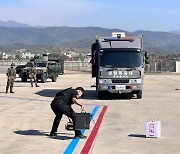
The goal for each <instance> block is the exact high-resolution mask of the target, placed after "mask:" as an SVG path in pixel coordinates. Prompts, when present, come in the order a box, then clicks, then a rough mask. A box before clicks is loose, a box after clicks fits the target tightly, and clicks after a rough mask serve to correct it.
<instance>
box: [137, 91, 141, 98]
mask: <svg viewBox="0 0 180 154" xmlns="http://www.w3.org/2000/svg"><path fill="white" fill-rule="evenodd" d="M141 98H142V90H140V91H139V92H138V93H137V99H141Z"/></svg>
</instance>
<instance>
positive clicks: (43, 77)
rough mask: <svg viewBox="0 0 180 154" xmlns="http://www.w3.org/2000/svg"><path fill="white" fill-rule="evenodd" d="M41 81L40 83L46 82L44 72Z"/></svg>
mask: <svg viewBox="0 0 180 154" xmlns="http://www.w3.org/2000/svg"><path fill="white" fill-rule="evenodd" d="M41 82H42V83H45V82H46V74H44V73H43V74H42V75H41Z"/></svg>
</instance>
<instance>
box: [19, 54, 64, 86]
mask: <svg viewBox="0 0 180 154" xmlns="http://www.w3.org/2000/svg"><path fill="white" fill-rule="evenodd" d="M33 63H34V64H35V66H36V78H37V81H38V80H40V81H41V82H42V83H45V82H46V80H47V78H50V79H52V82H56V81H57V77H58V75H59V74H64V63H63V61H60V60H52V59H51V60H49V59H48V56H44V55H42V56H39V57H35V58H34V59H32V60H31V61H30V62H28V63H27V64H26V67H25V68H23V69H22V72H21V81H22V82H26V81H27V79H29V69H30V68H31V67H32V64H33Z"/></svg>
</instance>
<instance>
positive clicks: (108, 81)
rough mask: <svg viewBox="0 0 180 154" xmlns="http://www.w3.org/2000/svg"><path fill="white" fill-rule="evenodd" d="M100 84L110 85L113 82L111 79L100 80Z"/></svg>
mask: <svg viewBox="0 0 180 154" xmlns="http://www.w3.org/2000/svg"><path fill="white" fill-rule="evenodd" d="M99 83H101V84H110V83H111V80H110V79H99Z"/></svg>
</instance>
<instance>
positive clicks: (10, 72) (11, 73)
mask: <svg viewBox="0 0 180 154" xmlns="http://www.w3.org/2000/svg"><path fill="white" fill-rule="evenodd" d="M14 66H15V64H14V63H12V64H11V67H9V68H8V70H7V73H6V75H7V77H8V78H7V86H6V93H8V89H9V86H10V93H14V92H13V90H12V89H13V85H14V80H15V79H16V70H15V68H14Z"/></svg>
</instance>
